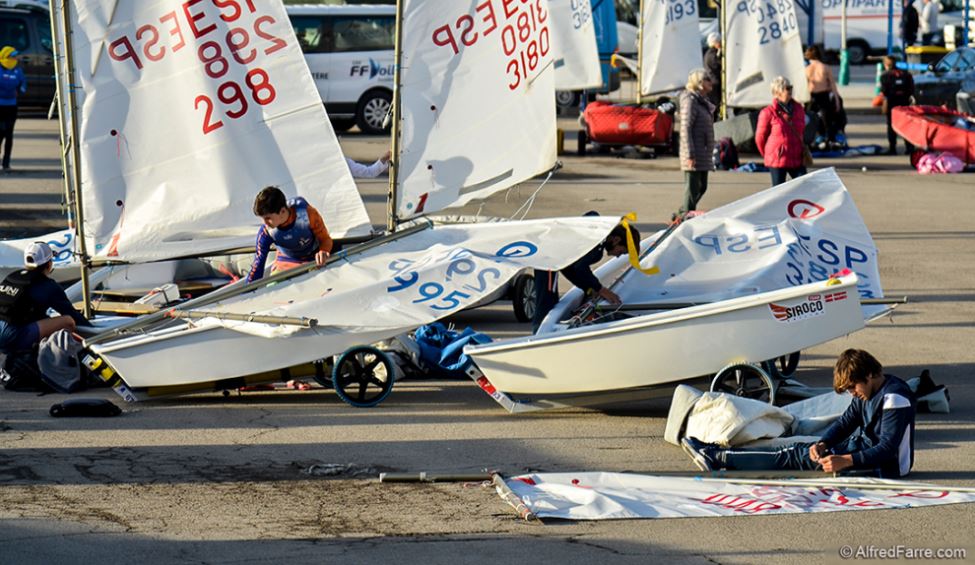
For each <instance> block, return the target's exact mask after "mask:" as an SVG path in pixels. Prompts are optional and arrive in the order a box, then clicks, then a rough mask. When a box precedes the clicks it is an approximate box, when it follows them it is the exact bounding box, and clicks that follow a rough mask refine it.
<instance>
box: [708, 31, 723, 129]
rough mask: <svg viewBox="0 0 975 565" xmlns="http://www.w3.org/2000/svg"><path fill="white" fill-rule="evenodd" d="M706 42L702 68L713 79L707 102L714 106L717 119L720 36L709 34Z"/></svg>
mask: <svg viewBox="0 0 975 565" xmlns="http://www.w3.org/2000/svg"><path fill="white" fill-rule="evenodd" d="M707 41H708V50H707V51H705V52H704V68H705V69H707V71H708V74H710V75H711V78H712V79H713V83H712V88H711V92H710V93H709V94H708V100H710V101H711V103H712V104H714V118H715V119H718V110H719V109H720V107H721V75H722V73H721V34H720V33H718V32H712V33H709V34H708V40H707Z"/></svg>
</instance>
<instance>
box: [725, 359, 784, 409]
mask: <svg viewBox="0 0 975 565" xmlns="http://www.w3.org/2000/svg"><path fill="white" fill-rule="evenodd" d="M711 392H724V393H727V394H733V395H735V396H741V397H743V398H751V399H752V400H760V401H762V402H768V403H769V404H775V383H774V382H773V381H772V378H771V377H770V376H769V375H768V374H767V373H766V372H765V371H763V370H762V369H761V368H759V367H758V366H756V365H752V364H751V363H736V364H734V365H729V366H727V367H725V368H724V369H721V371H720V372H718V374H717V375H715V376H714V380H712V381H711Z"/></svg>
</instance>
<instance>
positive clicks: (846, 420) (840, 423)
mask: <svg viewBox="0 0 975 565" xmlns="http://www.w3.org/2000/svg"><path fill="white" fill-rule="evenodd" d="M884 376H885V378H886V380H885V381H884V384H883V386H882V387H881V388H880V390H878V391H877V392H876V394H874V395H873V396H872V397H871V398H870V400H867V401H863V400H860V399H859V398H854V399H853V402H851V403H850V406H849V408H847V409H846V412H844V413H843V415H842V416H840V418H839V419H838V420H837V421H835V422H833V425H831V426H830V427H829V429H827V430H826V433H825V434H823V437H822V439H821V441H822V442H823V443H824V444H826V447H828V448H832V449H833V451H834V452H835V453H838V454H847V453H848V454H851V455H853V467H854V468H855V469H870V470H873V471H875V472H877V474H879V476H881V477H887V478H896V477H903V476H904V475H906V474H907V473H908V472H909V471H910V470H911V467H912V466H913V465H914V411H915V407H916V400H915V398H914V393H913V392H911V389H910V388H909V387H908V386H907V383H905V382H904V381H903V380H901V379H899V378H897V377H895V376H893V375H884Z"/></svg>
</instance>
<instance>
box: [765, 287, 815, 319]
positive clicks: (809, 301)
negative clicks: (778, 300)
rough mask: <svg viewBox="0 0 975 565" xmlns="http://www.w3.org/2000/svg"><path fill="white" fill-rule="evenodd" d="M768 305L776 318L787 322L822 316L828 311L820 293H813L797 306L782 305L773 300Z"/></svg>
mask: <svg viewBox="0 0 975 565" xmlns="http://www.w3.org/2000/svg"><path fill="white" fill-rule="evenodd" d="M768 307H769V309H770V310H771V311H772V315H773V316H774V317H775V319H776V320H778V321H779V322H783V323H786V324H791V323H792V322H801V321H803V320H807V319H809V318H814V317H816V316H822V315H823V314H825V311H826V303H825V302H824V301H823V297H822V296H821V295H819V294H811V295H809V296H807V297H806V299H805V300H804V301H803V302H800V303H799V304H796V305H795V306H782V305H780V304H775V303H774V302H772V303H769V305H768Z"/></svg>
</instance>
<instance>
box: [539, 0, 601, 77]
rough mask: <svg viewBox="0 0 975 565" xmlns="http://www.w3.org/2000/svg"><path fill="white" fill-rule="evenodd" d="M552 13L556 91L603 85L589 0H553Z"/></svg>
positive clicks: (550, 1)
mask: <svg viewBox="0 0 975 565" xmlns="http://www.w3.org/2000/svg"><path fill="white" fill-rule="evenodd" d="M549 7H550V9H551V11H552V44H553V45H554V46H555V51H556V53H557V55H556V58H555V88H556V90H582V89H585V88H595V87H597V86H600V85H602V83H603V73H602V69H601V68H600V66H599V49H598V48H597V47H596V28H595V26H594V25H593V18H592V6H591V5H590V4H589V0H549Z"/></svg>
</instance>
